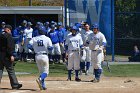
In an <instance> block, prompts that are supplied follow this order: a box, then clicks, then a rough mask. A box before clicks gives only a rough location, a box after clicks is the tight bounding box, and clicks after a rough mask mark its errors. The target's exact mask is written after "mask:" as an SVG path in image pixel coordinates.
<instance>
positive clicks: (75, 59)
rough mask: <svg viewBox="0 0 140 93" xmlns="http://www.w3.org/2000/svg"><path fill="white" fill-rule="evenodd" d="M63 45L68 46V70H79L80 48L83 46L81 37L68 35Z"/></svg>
mask: <svg viewBox="0 0 140 93" xmlns="http://www.w3.org/2000/svg"><path fill="white" fill-rule="evenodd" d="M65 45H67V46H68V70H72V69H73V68H74V70H79V69H80V46H81V45H83V41H82V37H81V36H80V35H78V34H76V35H75V36H73V35H72V34H71V35H69V36H68V37H67V39H66V42H65Z"/></svg>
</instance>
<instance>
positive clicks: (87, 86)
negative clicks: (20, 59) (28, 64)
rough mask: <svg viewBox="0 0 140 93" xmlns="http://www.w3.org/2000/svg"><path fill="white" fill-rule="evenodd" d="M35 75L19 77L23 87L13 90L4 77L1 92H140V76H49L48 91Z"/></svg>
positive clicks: (47, 81)
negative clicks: (98, 79)
mask: <svg viewBox="0 0 140 93" xmlns="http://www.w3.org/2000/svg"><path fill="white" fill-rule="evenodd" d="M36 78H37V77H35V76H23V77H18V80H19V82H20V83H22V84H23V87H22V88H21V89H20V90H12V89H11V87H10V83H9V79H8V77H7V76H6V77H3V79H2V82H1V84H0V93H140V78H135V77H130V78H129V77H104V76H102V79H101V82H99V83H92V82H89V81H90V80H91V79H92V76H85V75H83V76H81V79H82V81H81V82H75V81H74V78H73V81H66V79H67V78H66V77H48V78H47V80H46V83H47V88H48V89H47V91H40V90H39V88H38V85H37V83H36V81H35V80H36Z"/></svg>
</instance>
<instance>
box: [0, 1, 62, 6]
mask: <svg viewBox="0 0 140 93" xmlns="http://www.w3.org/2000/svg"><path fill="white" fill-rule="evenodd" d="M63 2H64V0H0V6H63V4H64V3H63Z"/></svg>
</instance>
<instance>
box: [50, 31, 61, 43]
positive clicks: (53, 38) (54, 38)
mask: <svg viewBox="0 0 140 93" xmlns="http://www.w3.org/2000/svg"><path fill="white" fill-rule="evenodd" d="M48 37H49V38H50V39H51V41H52V44H56V43H59V36H58V31H56V30H54V31H50V32H49V33H48Z"/></svg>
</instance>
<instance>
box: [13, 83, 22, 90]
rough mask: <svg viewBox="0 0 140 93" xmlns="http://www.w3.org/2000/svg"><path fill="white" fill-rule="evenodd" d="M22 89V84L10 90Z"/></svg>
mask: <svg viewBox="0 0 140 93" xmlns="http://www.w3.org/2000/svg"><path fill="white" fill-rule="evenodd" d="M21 87H22V84H18V85H17V87H12V89H20V88H21Z"/></svg>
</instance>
